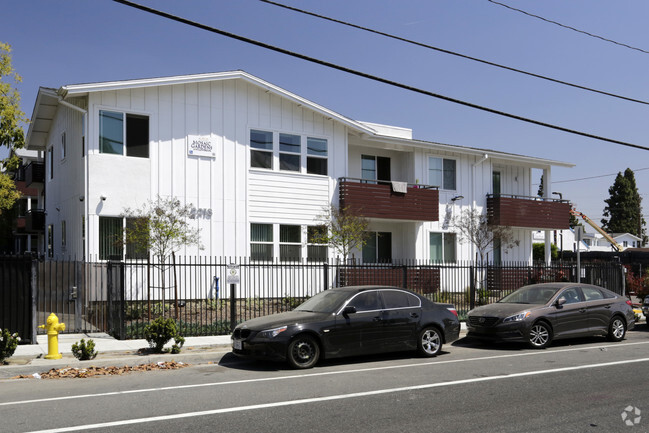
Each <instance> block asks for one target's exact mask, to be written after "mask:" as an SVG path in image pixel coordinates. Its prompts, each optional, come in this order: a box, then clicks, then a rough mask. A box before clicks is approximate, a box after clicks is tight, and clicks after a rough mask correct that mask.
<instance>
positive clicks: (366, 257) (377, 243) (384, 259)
mask: <svg viewBox="0 0 649 433" xmlns="http://www.w3.org/2000/svg"><path fill="white" fill-rule="evenodd" d="M391 262H392V233H390V232H369V233H368V236H367V242H366V243H365V245H363V263H391Z"/></svg>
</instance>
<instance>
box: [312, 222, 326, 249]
mask: <svg viewBox="0 0 649 433" xmlns="http://www.w3.org/2000/svg"><path fill="white" fill-rule="evenodd" d="M326 236H327V226H324V225H320V226H309V227H307V242H308V243H310V244H320V243H323V242H325V238H326Z"/></svg>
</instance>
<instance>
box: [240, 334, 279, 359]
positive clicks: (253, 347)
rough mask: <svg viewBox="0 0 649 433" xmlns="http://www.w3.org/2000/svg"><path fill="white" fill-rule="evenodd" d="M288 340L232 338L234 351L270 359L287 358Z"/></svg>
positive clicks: (248, 356)
mask: <svg viewBox="0 0 649 433" xmlns="http://www.w3.org/2000/svg"><path fill="white" fill-rule="evenodd" d="M287 347H288V341H280V340H278V341H269V340H265V341H255V339H254V338H251V339H246V340H238V339H234V338H233V339H232V353H233V354H235V355H237V356H241V357H246V358H254V359H265V360H270V361H284V360H286V349H287Z"/></svg>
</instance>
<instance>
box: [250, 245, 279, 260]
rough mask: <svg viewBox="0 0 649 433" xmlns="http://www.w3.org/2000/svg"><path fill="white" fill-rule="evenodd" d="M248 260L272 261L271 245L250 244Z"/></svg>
mask: <svg viewBox="0 0 649 433" xmlns="http://www.w3.org/2000/svg"><path fill="white" fill-rule="evenodd" d="M250 260H252V261H271V260H273V246H272V245H271V244H251V245H250Z"/></svg>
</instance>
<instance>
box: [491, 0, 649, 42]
mask: <svg viewBox="0 0 649 433" xmlns="http://www.w3.org/2000/svg"><path fill="white" fill-rule="evenodd" d="M487 1H488V2H490V3H493V4H497V5H499V6H503V7H506V8H507V9H511V10H513V11H516V12H520V13H522V14H525V15H527V16H530V17H532V18H537V19H540V20H542V21H545V22H547V23H550V24H555V25H557V26H559V27H563V28H564V29H568V30H572V31H575V32H577V33H582V34H584V35H587V36H590V37H592V38H597V39H601V40H603V41H606V42H610V43H612V44H615V45H620V46H622V47H625V48H629V49H631V50H636V51H640V52H641V53H645V54H649V51H645V50H643V49H642V48H637V47H633V46H631V45H627V44H624V43H622V42H617V41H614V40H612V39H607V38H605V37H603V36H599V35H596V34H593V33H589V32H587V31H584V30H579V29H577V28H575V27H571V26H567V25H565V24H561V23H559V22H557V21H552V20H549V19H547V18H543V17H542V16H539V15H534V14H531V13H529V12H525V11H524V10H522V9H516V8H515V7H512V6H509V5H507V4H505V3H500V2H497V1H495V0H487Z"/></svg>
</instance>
